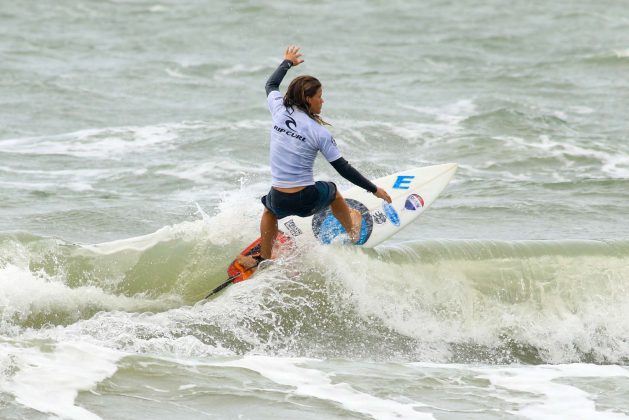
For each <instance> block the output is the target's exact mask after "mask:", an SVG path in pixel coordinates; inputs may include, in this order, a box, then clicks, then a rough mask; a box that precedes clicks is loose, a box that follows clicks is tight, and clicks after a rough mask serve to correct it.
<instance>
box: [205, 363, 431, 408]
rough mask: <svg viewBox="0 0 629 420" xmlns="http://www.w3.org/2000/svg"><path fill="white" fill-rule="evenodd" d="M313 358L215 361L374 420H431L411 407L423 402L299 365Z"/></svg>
mask: <svg viewBox="0 0 629 420" xmlns="http://www.w3.org/2000/svg"><path fill="white" fill-rule="evenodd" d="M314 363H316V360H313V359H302V358H277V357H265V356H245V357H243V358H241V359H238V360H233V361H229V362H222V363H217V364H215V365H217V366H232V367H240V368H245V369H249V370H252V371H254V372H258V373H259V374H260V375H262V376H264V377H266V378H268V379H270V380H272V381H273V382H275V383H278V384H281V385H287V386H292V387H295V390H294V391H293V392H294V393H295V394H297V395H302V396H306V397H313V398H320V399H322V400H326V401H335V402H337V403H339V404H341V405H342V406H343V407H345V408H346V409H347V410H350V411H353V412H356V413H362V414H366V415H368V416H371V417H373V418H374V419H383V420H386V419H433V418H434V417H433V416H432V415H431V414H427V413H420V412H418V411H416V410H415V409H414V408H416V407H424V406H425V405H424V404H421V403H418V402H414V403H412V404H402V403H400V402H397V401H393V400H387V399H384V398H378V397H375V396H373V395H370V394H367V393H365V392H360V391H357V390H356V389H354V388H352V387H351V386H350V385H349V384H347V383H343V382H341V383H334V382H333V378H334V375H330V374H326V373H324V372H321V371H319V370H316V369H312V368H305V367H302V366H300V365H303V364H308V365H312V364H314Z"/></svg>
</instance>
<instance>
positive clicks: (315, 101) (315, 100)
mask: <svg viewBox="0 0 629 420" xmlns="http://www.w3.org/2000/svg"><path fill="white" fill-rule="evenodd" d="M322 94H323V90H322V89H321V88H319V89H317V93H315V94H314V96H306V101H307V102H308V105H309V106H310V112H312V113H313V114H315V115H319V114H320V113H321V107H322V106H323V98H322V97H321V95H322Z"/></svg>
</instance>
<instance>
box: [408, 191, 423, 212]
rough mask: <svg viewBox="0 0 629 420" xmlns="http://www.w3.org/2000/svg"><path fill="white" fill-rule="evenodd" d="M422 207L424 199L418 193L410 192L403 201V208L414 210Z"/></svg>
mask: <svg viewBox="0 0 629 420" xmlns="http://www.w3.org/2000/svg"><path fill="white" fill-rule="evenodd" d="M422 207H424V199H423V198H422V197H421V195H419V194H411V195H409V196H408V197H406V202H405V203H404V208H405V209H406V210H412V211H415V210H417V209H421V208H422Z"/></svg>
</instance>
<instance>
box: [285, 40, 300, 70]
mask: <svg viewBox="0 0 629 420" xmlns="http://www.w3.org/2000/svg"><path fill="white" fill-rule="evenodd" d="M284 60H290V61H292V62H293V66H298V65H300V64H301V63H303V62H304V60H302V59H301V54H300V53H299V47H297V46H295V45H290V46H289V47H288V48H286V51H284Z"/></svg>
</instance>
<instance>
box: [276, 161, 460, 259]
mask: <svg viewBox="0 0 629 420" xmlns="http://www.w3.org/2000/svg"><path fill="white" fill-rule="evenodd" d="M457 166H458V165H457V164H456V163H445V164H442V165H434V166H425V167H422V168H415V169H409V170H406V171H402V172H398V173H395V174H393V175H388V176H385V177H382V178H378V179H375V180H373V183H374V184H376V185H377V186H379V187H382V188H384V189H385V190H386V191H387V192H388V193H389V195H390V196H391V199H392V202H391V204H388V203H386V202H385V201H384V200H381V199H379V198H377V197H376V196H374V195H373V194H371V193H369V192H367V191H365V190H363V189H362V188H360V187H353V188H350V189H349V190H347V191H343V192H342V194H343V197H344V198H345V200H346V201H347V204H349V206H350V207H352V208H355V209H358V210H359V211H360V212H361V214H362V218H363V223H362V228H361V235H360V240H359V241H358V242H357V245H362V246H364V247H368V248H371V247H373V246H376V245H378V244H379V243H381V242H382V241H384V240H385V239H387V238H389V237H391V236H392V235H395V234H396V233H397V232H399V231H400V230H401V229H404V227H406V226H408V225H409V224H410V223H412V222H413V221H414V220H415V219H417V218H418V217H419V215H420V214H421V213H422V212H423V211H424V210H426V209H427V208H428V207H429V206H430V205H431V204H432V203H433V202H434V201H435V199H436V198H437V197H438V196H439V194H440V193H441V191H443V190H444V188H445V187H446V186H447V185H448V183H449V182H450V179H452V176H454V173H455V172H456V169H457ZM279 228H280V230H281V231H283V232H284V233H285V234H287V235H289V236H291V237H293V238H294V239H295V240H297V241H298V242H299V241H301V240H303V239H312V238H317V239H318V240H319V241H320V242H322V243H324V244H327V243H332V242H335V241H337V240H342V239H346V238H347V234H346V232H345V229H343V227H342V226H341V224H340V222H339V221H338V220H337V219H336V218H335V217H334V216H333V215H332V212H331V210H330V209H329V208H328V209H326V210H324V211H321V212H319V213H317V214H315V215H314V216H311V217H306V218H301V217H295V216H289V217H285V218H283V219H280V220H279Z"/></svg>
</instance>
